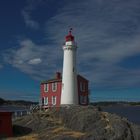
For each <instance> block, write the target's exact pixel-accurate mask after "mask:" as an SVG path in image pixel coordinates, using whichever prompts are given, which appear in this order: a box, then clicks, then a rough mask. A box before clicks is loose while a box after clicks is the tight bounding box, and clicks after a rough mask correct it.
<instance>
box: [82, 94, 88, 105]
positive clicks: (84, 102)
mask: <svg viewBox="0 0 140 140" xmlns="http://www.w3.org/2000/svg"><path fill="white" fill-rule="evenodd" d="M80 103H81V104H86V103H87V96H82V95H81V96H80Z"/></svg>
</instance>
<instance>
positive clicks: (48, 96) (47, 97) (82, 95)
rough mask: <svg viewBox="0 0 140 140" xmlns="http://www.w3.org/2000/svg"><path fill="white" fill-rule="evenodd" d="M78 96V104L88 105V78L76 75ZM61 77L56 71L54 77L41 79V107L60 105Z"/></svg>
mask: <svg viewBox="0 0 140 140" xmlns="http://www.w3.org/2000/svg"><path fill="white" fill-rule="evenodd" d="M77 85H78V97H79V104H80V105H88V103H89V98H88V95H89V90H88V80H87V79H85V78H84V77H82V76H81V75H77ZM61 88H62V77H61V73H59V72H57V73H56V76H55V78H54V79H50V80H47V81H43V82H42V83H41V104H42V106H43V107H46V108H47V107H52V106H56V107H59V106H60V100H61Z"/></svg>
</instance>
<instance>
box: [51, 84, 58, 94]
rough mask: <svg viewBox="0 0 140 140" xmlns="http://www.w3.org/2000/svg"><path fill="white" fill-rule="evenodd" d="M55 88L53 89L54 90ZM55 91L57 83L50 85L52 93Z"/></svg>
mask: <svg viewBox="0 0 140 140" xmlns="http://www.w3.org/2000/svg"><path fill="white" fill-rule="evenodd" d="M54 87H55V89H54ZM56 90H57V82H54V83H52V91H53V92H54V91H56Z"/></svg>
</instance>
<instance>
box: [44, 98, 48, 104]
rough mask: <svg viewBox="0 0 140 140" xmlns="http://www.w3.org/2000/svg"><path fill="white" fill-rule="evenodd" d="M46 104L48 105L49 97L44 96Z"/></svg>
mask: <svg viewBox="0 0 140 140" xmlns="http://www.w3.org/2000/svg"><path fill="white" fill-rule="evenodd" d="M44 105H48V97H44Z"/></svg>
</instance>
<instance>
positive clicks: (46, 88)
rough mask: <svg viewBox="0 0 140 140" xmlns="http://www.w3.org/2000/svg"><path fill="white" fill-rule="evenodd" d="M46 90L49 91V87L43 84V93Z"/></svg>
mask: <svg viewBox="0 0 140 140" xmlns="http://www.w3.org/2000/svg"><path fill="white" fill-rule="evenodd" d="M48 90H49V85H48V84H44V91H45V92H48Z"/></svg>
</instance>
